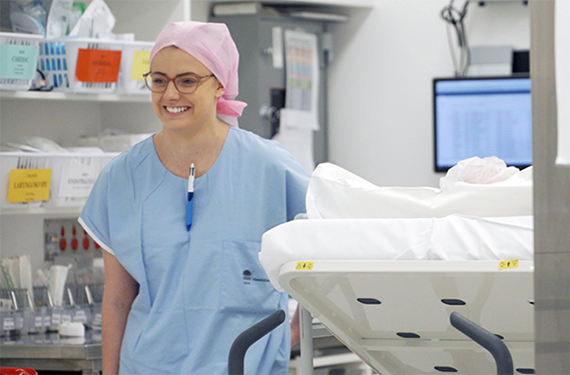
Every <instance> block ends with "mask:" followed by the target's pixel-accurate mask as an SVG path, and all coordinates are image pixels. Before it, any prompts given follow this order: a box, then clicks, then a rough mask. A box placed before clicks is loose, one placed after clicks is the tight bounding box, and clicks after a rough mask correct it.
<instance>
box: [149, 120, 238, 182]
mask: <svg viewBox="0 0 570 375" xmlns="http://www.w3.org/2000/svg"><path fill="white" fill-rule="evenodd" d="M233 130H235V128H234V127H231V126H230V129H229V131H228V134H227V135H226V139H224V144H223V145H222V149H221V150H220V153H219V154H218V156H217V157H216V160H215V161H214V164H212V166H211V167H210V169H208V170H207V171H206V173H204V174H203V175H202V176H200V177H197V178H196V180H195V181H196V183H198V181H203V180H207V179H208V175H213V174H215V173H216V169H217V166H218V165H219V164H220V162H219V160H220V159H221V158H222V157H223V156H224V154H225V153H226V152H225V150H226V149H227V148H228V146H227V145H228V143H229V142H228V140H229V138H230V137H232V136H233ZM155 135H156V134H154V135H153V136H152V139H151V142H150V144H151V147H152V156H153V158H154V160H155V162H157V163H158V164H159V165H160V166H161V167H162V169H163V170H164V171H165V173H166V175H167V176H169V177H174V178H175V179H178V180H184V181H188V178H184V177H180V176H177V175H175V174H174V173H172V172H171V171H170V170H169V169H168V168H166V167H165V166H164V164H163V163H162V160H160V157H159V156H158V152H157V151H156V146H155V145H154V136H155ZM203 177H205V178H203Z"/></svg>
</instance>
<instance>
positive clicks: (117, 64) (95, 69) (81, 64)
mask: <svg viewBox="0 0 570 375" xmlns="http://www.w3.org/2000/svg"><path fill="white" fill-rule="evenodd" d="M120 68H121V51H110V50H102V49H82V48H80V49H79V51H78V53H77V66H76V67H75V78H76V79H77V80H78V81H80V82H93V83H111V82H117V80H118V79H119V69H120Z"/></svg>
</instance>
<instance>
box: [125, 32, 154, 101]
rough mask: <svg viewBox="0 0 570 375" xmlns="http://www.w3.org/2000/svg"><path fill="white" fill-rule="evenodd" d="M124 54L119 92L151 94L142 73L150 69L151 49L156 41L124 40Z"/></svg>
mask: <svg viewBox="0 0 570 375" xmlns="http://www.w3.org/2000/svg"><path fill="white" fill-rule="evenodd" d="M122 43H123V56H122V58H121V72H120V74H119V85H118V87H117V92H118V93H124V94H140V95H150V90H149V89H147V88H146V85H145V83H144V79H143V77H142V75H143V74H144V73H146V72H148V71H149V70H150V51H151V50H152V47H153V46H154V42H139V41H132V42H127V41H123V42H122Z"/></svg>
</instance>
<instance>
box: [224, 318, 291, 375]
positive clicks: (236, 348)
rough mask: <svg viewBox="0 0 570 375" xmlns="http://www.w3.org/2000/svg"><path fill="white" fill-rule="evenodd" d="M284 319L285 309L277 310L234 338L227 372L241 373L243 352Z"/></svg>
mask: <svg viewBox="0 0 570 375" xmlns="http://www.w3.org/2000/svg"><path fill="white" fill-rule="evenodd" d="M284 320H285V311H283V310H277V311H276V312H274V313H273V314H271V315H269V316H268V317H267V318H265V319H263V320H262V321H260V322H258V323H257V324H255V325H254V326H252V327H250V328H248V329H246V330H245V331H243V332H242V333H240V335H239V336H238V337H237V338H236V339H235V340H234V342H233V344H232V347H231V349H230V356H229V359H228V374H229V375H243V372H244V359H245V353H246V352H247V349H249V347H250V346H252V345H253V344H254V343H255V342H256V341H257V340H259V339H260V338H262V337H263V336H265V335H267V334H268V333H269V332H271V331H273V330H274V329H275V328H277V327H278V326H279V325H280V324H281V323H283V321H284Z"/></svg>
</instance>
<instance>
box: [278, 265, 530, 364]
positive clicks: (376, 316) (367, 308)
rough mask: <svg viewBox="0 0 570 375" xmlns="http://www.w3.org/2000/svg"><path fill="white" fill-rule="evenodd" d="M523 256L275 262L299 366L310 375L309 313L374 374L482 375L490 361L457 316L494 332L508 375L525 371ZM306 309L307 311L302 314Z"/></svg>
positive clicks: (526, 284)
mask: <svg viewBox="0 0 570 375" xmlns="http://www.w3.org/2000/svg"><path fill="white" fill-rule="evenodd" d="M533 264H534V263H533V261H518V260H514V262H513V260H511V261H494V260H477V261H473V260H466V261H434V260H429V261H419V260H413V261H405V260H381V261H370V260H367V261H357V260H347V261H339V260H335V261H327V260H318V261H311V260H299V261H296V262H289V263H287V264H284V265H283V266H282V268H281V271H280V274H279V283H280V284H281V286H282V287H283V288H284V289H285V290H286V291H287V292H288V293H289V294H290V295H291V296H292V297H293V298H295V299H296V300H297V301H298V302H299V303H300V304H301V306H303V309H302V311H301V325H302V328H301V330H302V335H301V336H302V338H301V356H302V358H303V360H302V364H301V366H302V367H301V372H302V373H303V375H308V374H312V347H311V344H310V341H311V337H310V329H307V327H310V320H311V317H310V314H312V316H313V317H315V318H317V319H319V320H320V321H321V322H322V323H323V324H324V325H325V326H326V327H327V328H328V329H329V331H331V333H332V334H334V335H335V336H336V337H337V338H338V339H339V340H340V341H341V342H343V343H344V344H345V345H346V346H347V347H348V348H349V349H350V350H352V351H353V352H354V353H355V354H357V355H358V356H359V357H360V358H362V360H363V361H364V362H366V363H367V364H368V365H370V366H371V367H372V368H373V369H374V370H376V371H377V372H378V373H380V374H441V373H444V372H456V373H460V374H483V373H484V374H491V373H495V372H496V371H497V367H496V363H495V359H494V358H493V356H492V355H491V354H490V353H489V352H487V351H486V349H484V348H483V347H481V346H480V345H479V344H477V343H476V342H474V341H473V340H471V339H470V338H469V337H467V336H465V335H464V334H463V333H461V332H459V331H458V330H457V329H455V328H454V327H453V326H452V325H451V324H450V315H451V313H452V312H457V313H459V314H461V315H462V316H464V317H465V318H467V319H469V320H470V321H472V322H474V323H476V324H477V325H479V326H481V327H483V328H484V329H486V330H488V331H490V332H492V333H494V334H496V335H499V337H501V338H502V342H504V344H506V346H507V347H508V350H509V351H510V353H511V355H512V362H513V368H514V370H515V371H514V372H515V373H517V374H531V373H534V301H533V295H534V294H533V293H534V292H533V291H534V284H533V283H534V281H533V267H534V266H533ZM304 309H306V310H307V311H308V312H309V313H310V314H308V313H307V312H305V311H304Z"/></svg>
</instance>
